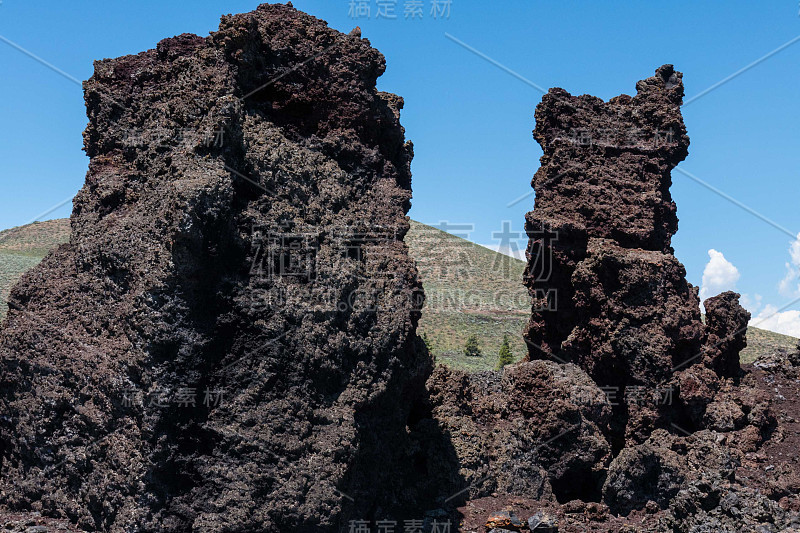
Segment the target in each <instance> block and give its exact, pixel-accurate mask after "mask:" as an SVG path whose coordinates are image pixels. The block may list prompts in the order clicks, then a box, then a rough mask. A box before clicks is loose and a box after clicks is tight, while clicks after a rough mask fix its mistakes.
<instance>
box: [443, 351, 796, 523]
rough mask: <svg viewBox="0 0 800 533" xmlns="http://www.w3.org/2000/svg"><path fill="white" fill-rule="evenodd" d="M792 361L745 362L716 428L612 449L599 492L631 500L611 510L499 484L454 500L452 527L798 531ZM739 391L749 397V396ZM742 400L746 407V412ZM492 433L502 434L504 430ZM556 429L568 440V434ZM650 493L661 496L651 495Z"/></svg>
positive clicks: (479, 431) (482, 430)
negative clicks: (508, 517) (512, 519)
mask: <svg viewBox="0 0 800 533" xmlns="http://www.w3.org/2000/svg"><path fill="white" fill-rule="evenodd" d="M793 362H794V365H793V364H792V362H791V360H790V357H789V356H788V355H787V354H785V353H783V354H777V355H775V356H771V357H764V358H762V359H760V360H758V361H757V362H756V363H755V364H754V365H746V366H745V367H744V371H745V376H744V377H743V379H742V382H741V385H740V386H738V387H736V388H732V390H731V391H729V392H730V394H731V397H732V398H733V403H732V405H731V406H729V407H730V410H731V411H733V413H730V412H724V413H720V415H719V417H718V419H717V424H716V428H715V429H710V430H703V431H700V432H696V433H693V434H690V435H684V436H676V435H669V434H668V433H666V432H661V433H654V435H653V437H652V438H651V441H650V442H649V443H647V445H646V450H644V453H639V452H637V453H636V454H626V456H623V457H626V458H625V460H624V461H623V460H622V457H620V456H618V457H617V458H616V459H615V460H614V461H613V462H612V463H611V467H610V470H609V476H608V479H607V480H606V482H605V485H606V486H605V487H604V492H605V498H604V499H605V501H606V502H609V501H613V499H611V498H609V493H610V492H611V490H612V489H613V490H615V491H616V492H618V493H620V492H626V493H627V496H626V497H627V498H633V499H634V500H636V501H638V505H636V507H638V508H637V509H633V510H630V511H629V512H627V513H623V514H615V513H613V510H612V509H610V508H609V505H608V504H607V503H604V502H600V501H586V500H581V499H569V498H570V497H569V496H567V497H566V498H561V499H560V500H559V498H555V497H552V495H549V494H548V495H547V496H548V497H545V498H530V497H525V496H524V495H521V494H518V495H509V494H507V493H504V491H502V490H498V491H494V492H492V494H490V495H487V496H485V497H479V498H474V499H470V500H468V501H466V502H464V503H463V504H462V505H461V506H460V507H459V508H458V513H459V514H458V516H457V519H458V520H459V521H460V527H461V529H460V530H461V531H465V532H480V533H483V532H485V531H490V530H492V529H495V531H496V533H500V531H501V530H502V529H506V530H509V531H528V530H532V531H537V532H538V531H559V532H561V533H564V532H574V533H578V532H586V531H597V532H601V531H602V532H606V531H607V532H618V531H631V532H640V531H647V532H654V533H655V532H681V533H684V532H686V533H688V532H706V531H708V532H731V533H732V532H739V531H746V532H784V533H790V532H793V531H800V514H798V511H800V476H798V473H800V458H798V454H797V451H798V450H799V449H800V394H799V391H800V366H795V365H798V363H800V360H798V356H797V355H794V359H793ZM742 392H744V393H745V394H746V395H747V396H749V397H751V398H756V399H757V402H756V403H755V404H754V403H753V402H752V400H751V398H745V397H744V396H743V395H742V394H741V393H742ZM748 403H749V404H750V410H749V412H748V413H747V414H746V415H745V411H747V407H748V405H747V404H748ZM737 407H738V408H739V409H741V408H742V407H744V409H741V410H739V409H737ZM731 415H732V416H731ZM759 417H765V418H766V420H767V424H766V425H765V426H763V427H762V431H756V427H757V426H753V425H752V424H750V423H748V422H753V421H754V419H755V418H759ZM745 418H746V419H748V420H745ZM470 431H471V432H473V433H474V434H476V435H495V438H498V436H497V433H498V429H497V428H496V426H495V425H494V424H493V423H491V422H488V423H483V424H481V425H479V426H477V427H474V428H470ZM501 431H502V430H501ZM499 438H500V439H508V440H510V437H509V436H508V435H507V434H502V436H499ZM562 438H563V439H565V440H574V436H570V435H564V436H563V437H562ZM615 463H616V464H615ZM494 468H496V470H494V471H493V470H492V469H491V468H490V469H488V471H489V473H490V474H491V475H497V476H500V475H501V471H502V470H503V469H504V467H497V466H494ZM506 468H507V467H506ZM615 476H616V477H615ZM666 495H668V497H667V496H666ZM650 497H652V498H653V499H652V500H651V499H649V498H650ZM659 498H661V499H662V500H663V501H661V502H657V501H655V500H657V499H659ZM564 500H567V501H564ZM504 512H506V513H511V514H513V515H514V516H516V517H517V518H518V519H519V520H520V522H519V523H517V526H513V524H510V523H509V522H508V521H506V522H503V523H502V524H501V523H500V522H498V521H497V520H496V519H493V517H495V518H496V517H497V516H498V515H500V516H502V515H503V513H504ZM542 514H543V515H545V517H549V519H548V520H547V521H546V522H547V523H550V524H551V526H552V527H551V528H550V529H548V528H547V527H546V526H545V525H544V524H541V525H538V526H537V527H536V528H534V529H530V528H528V527H527V524H528V520H529V519H530V518H532V517H535V516H537V515H542ZM534 523H536V520H534ZM492 526H496V527H495V528H493V527H492Z"/></svg>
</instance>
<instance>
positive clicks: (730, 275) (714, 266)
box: [700, 248, 740, 302]
mask: <svg viewBox="0 0 800 533" xmlns="http://www.w3.org/2000/svg"><path fill="white" fill-rule="evenodd" d="M708 257H709V261H708V264H707V265H706V268H705V270H703V285H702V287H700V301H701V302H702V301H705V300H706V299H707V298H710V297H712V296H716V295H717V294H719V293H721V292H725V291H732V290H736V282H737V281H739V277H740V274H739V269H737V268H736V267H735V266H733V264H732V263H731V262H730V261H728V260H727V259H725V256H724V255H723V254H722V252H718V251H716V250H714V249H713V248H712V249H711V250H709V251H708Z"/></svg>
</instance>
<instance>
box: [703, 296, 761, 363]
mask: <svg viewBox="0 0 800 533" xmlns="http://www.w3.org/2000/svg"><path fill="white" fill-rule="evenodd" d="M739 297H740V295H739V294H737V293H735V292H731V291H728V292H723V293H722V294H720V295H719V296H714V297H713V298H709V299H707V300H706V301H705V302H703V305H704V306H705V308H706V333H707V335H708V337H707V339H706V345H705V349H704V350H703V364H705V365H706V366H707V367H709V368H711V369H713V370H714V371H715V372H716V373H717V374H718V375H720V376H725V377H731V378H736V377H739V373H740V372H741V368H740V366H739V353H740V352H741V351H742V350H743V349H744V348H745V347H746V346H747V338H746V335H747V324H748V323H749V322H750V313H748V312H747V311H746V310H745V309H744V308H743V307H742V306H741V305H739Z"/></svg>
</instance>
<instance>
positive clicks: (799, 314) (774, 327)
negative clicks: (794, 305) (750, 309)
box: [750, 304, 800, 337]
mask: <svg viewBox="0 0 800 533" xmlns="http://www.w3.org/2000/svg"><path fill="white" fill-rule="evenodd" d="M750 326H752V327H755V328H760V329H766V330H769V331H774V332H775V333H783V334H784V335H791V336H792V337H800V311H783V312H781V313H779V312H778V308H777V307H775V306H774V305H770V304H767V305H766V306H765V307H764V309H763V310H762V311H761V313H759V314H758V316H757V317H754V318H752V319H751V320H750Z"/></svg>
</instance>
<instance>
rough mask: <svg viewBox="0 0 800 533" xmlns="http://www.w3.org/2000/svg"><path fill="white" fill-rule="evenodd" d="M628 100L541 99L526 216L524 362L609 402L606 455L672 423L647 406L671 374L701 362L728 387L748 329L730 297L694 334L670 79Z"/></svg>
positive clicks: (696, 322)
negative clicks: (538, 153) (576, 370)
mask: <svg viewBox="0 0 800 533" xmlns="http://www.w3.org/2000/svg"><path fill="white" fill-rule="evenodd" d="M636 89H637V94H636V96H633V97H630V96H627V95H622V96H618V97H616V98H612V99H611V100H609V101H608V102H604V101H603V100H601V99H599V98H595V97H592V96H588V95H583V96H572V95H570V94H569V93H567V92H566V91H564V90H563V89H551V90H550V92H549V93H548V94H547V95H545V96H544V98H543V99H542V102H541V104H539V106H538V107H537V108H536V129H535V130H534V137H535V139H536V140H537V141H538V142H539V144H540V145H541V146H542V149H543V151H544V155H543V156H542V158H541V168H540V169H539V170H538V171H537V172H536V175H535V176H534V178H533V182H532V185H533V187H534V188H535V189H536V206H535V209H534V210H533V211H532V212H530V213H528V215H527V217H526V229H527V231H528V235H529V237H530V246H529V250H528V257H529V263H528V268H527V270H526V284H527V286H528V288H529V291H530V293H531V296H532V297H533V312H532V316H531V320H530V323H529V326H528V329H527V331H526V333H525V337H526V340H527V341H528V345H529V350H528V352H529V353H528V359H530V360H532V359H552V360H557V361H562V362H572V363H575V364H577V365H579V366H580V367H581V368H583V369H584V370H585V371H586V372H587V373H588V374H589V376H591V378H592V379H593V380H594V381H595V382H596V383H597V384H598V385H600V386H601V387H603V388H610V389H613V390H615V391H617V395H618V399H619V401H618V402H617V405H615V407H614V416H613V419H612V421H611V435H610V436H609V437H610V439H611V442H612V445H613V446H614V447H615V448H616V449H620V448H621V447H622V446H623V445H624V444H625V442H633V443H641V442H643V441H644V440H646V439H647V437H648V435H649V433H650V432H651V431H652V429H653V428H654V427H662V428H670V425H671V424H672V423H673V422H675V421H676V420H677V419H680V418H681V417H682V416H683V415H682V414H680V413H676V410H675V408H674V407H673V406H672V404H671V403H670V402H666V401H653V400H652V398H653V397H656V396H659V395H661V396H664V394H663V393H664V391H663V389H664V388H665V387H666V386H667V384H668V383H670V381H671V380H672V378H673V374H674V372H675V371H676V370H677V369H681V368H685V367H686V366H688V365H692V364H696V363H698V362H701V361H703V362H705V363H706V364H707V365H708V366H709V367H710V368H712V369H713V370H715V371H716V373H717V375H718V376H729V377H733V376H735V375H736V374H737V369H738V365H739V361H738V353H739V351H740V350H741V348H742V347H743V346H744V345H745V340H744V331H740V330H739V329H740V328H739V326H740V325H741V324H742V323H744V324H745V325H746V320H747V319H748V318H749V315H747V313H746V311H744V310H743V309H742V308H741V307H740V306H739V304H738V295H736V294H734V293H729V294H725V295H721V296H719V297H717V298H715V299H711V300H710V311H709V313H710V319H709V325H708V328H707V331H706V329H705V328H704V326H703V323H702V321H701V317H700V308H699V304H700V302H699V299H698V294H697V289H696V288H694V287H692V286H691V285H690V284H689V283H687V282H686V271H685V269H684V267H683V265H682V264H681V263H680V262H679V261H678V260H677V259H676V258H675V257H674V255H673V250H672V247H671V245H670V243H671V238H672V236H673V235H674V234H675V232H676V231H677V228H678V219H677V216H676V207H675V203H674V202H673V201H672V198H671V196H670V192H669V187H670V184H671V176H670V172H671V170H672V169H673V168H674V167H675V166H676V165H677V164H678V163H679V162H680V161H682V160H683V159H684V158H685V157H686V155H687V153H688V151H687V150H688V146H689V138H688V136H687V135H686V128H685V126H684V124H683V119H682V117H681V113H680V106H681V103H682V101H683V82H682V75H681V73H679V72H676V71H675V70H674V69H673V68H672V66H671V65H665V66H662V67H660V68H659V69H658V70H657V71H656V75H655V76H654V77H652V78H648V79H646V80H642V81H640V82H639V83H637V85H636ZM742 321H744V322H742ZM734 332H735V333H736V335H733V336H732V338H728V336H729V335H731V334H733V333H734ZM704 353H705V359H704V357H703V354H704ZM643 396H644V398H643Z"/></svg>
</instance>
